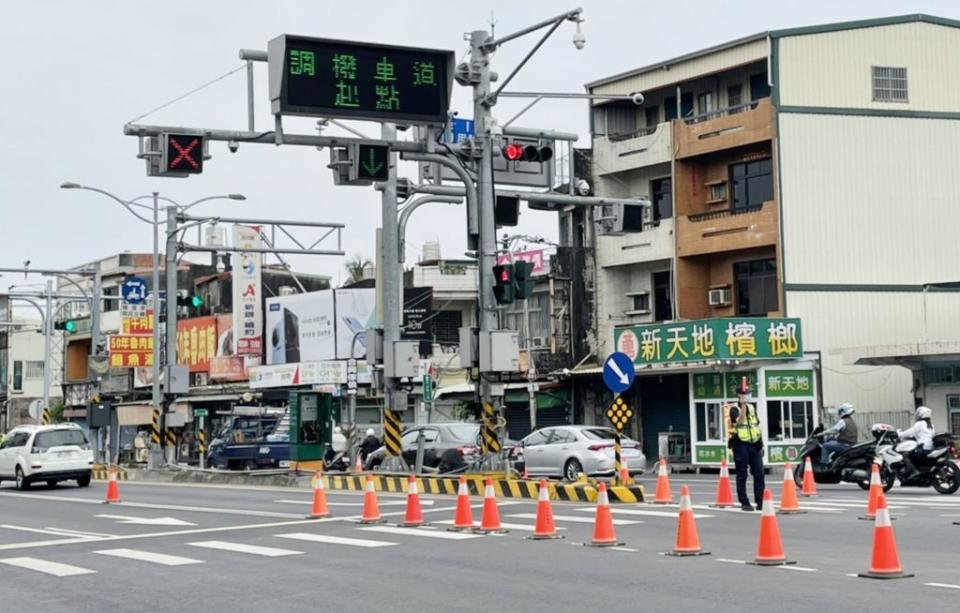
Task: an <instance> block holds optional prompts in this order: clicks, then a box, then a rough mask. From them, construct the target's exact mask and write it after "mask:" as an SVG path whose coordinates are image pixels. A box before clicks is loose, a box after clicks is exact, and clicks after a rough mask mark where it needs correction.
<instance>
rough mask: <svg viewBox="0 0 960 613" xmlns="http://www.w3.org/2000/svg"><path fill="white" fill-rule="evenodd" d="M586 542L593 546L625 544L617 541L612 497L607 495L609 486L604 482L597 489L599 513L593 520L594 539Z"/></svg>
mask: <svg viewBox="0 0 960 613" xmlns="http://www.w3.org/2000/svg"><path fill="white" fill-rule="evenodd" d="M585 544H586V545H590V546H591V547H613V546H614V545H623V543H619V542H617V534H616V532H614V530H613V514H612V513H611V512H610V498H609V497H608V496H607V486H606V484H604V483H601V484H600V485H599V486H598V489H597V515H596V520H595V521H594V522H593V540H592V541H590V542H589V543H585Z"/></svg>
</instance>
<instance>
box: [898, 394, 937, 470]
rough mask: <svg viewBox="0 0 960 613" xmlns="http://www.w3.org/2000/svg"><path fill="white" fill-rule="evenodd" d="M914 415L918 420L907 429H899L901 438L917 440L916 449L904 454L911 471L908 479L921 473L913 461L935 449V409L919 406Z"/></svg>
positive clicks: (904, 462)
mask: <svg viewBox="0 0 960 613" xmlns="http://www.w3.org/2000/svg"><path fill="white" fill-rule="evenodd" d="M914 416H915V417H916V419H917V421H916V422H915V423H914V424H913V425H912V426H910V427H909V428H907V429H906V430H897V436H898V437H900V440H903V439H905V438H907V439H910V438H912V439H913V440H915V441H917V448H916V449H914V450H913V451H911V452H910V453H905V454H903V465H904V466H906V467H907V470H908V471H909V473H907V477H906V480H907V481H910V480H911V479H913V478H914V477H916V476H917V475H919V474H920V471H919V470H917V467H916V465H915V464H914V463H913V461H914V460H920V459H922V458H923V457H924V456H925V455H926V452H928V451H930V450H932V449H933V434H934V429H933V422H932V421H931V418H932V417H933V411H931V410H930V408H929V407H925V406H919V407H917V410H916V411H915V412H914ZM911 456H912V457H911Z"/></svg>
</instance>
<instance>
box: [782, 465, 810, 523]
mask: <svg viewBox="0 0 960 613" xmlns="http://www.w3.org/2000/svg"><path fill="white" fill-rule="evenodd" d="M779 512H780V513H783V514H784V515H796V514H797V513H806V511H804V510H803V509H801V508H800V502H799V501H798V500H797V484H796V482H795V481H794V480H793V467H792V466H791V465H790V462H787V463H786V464H784V465H783V491H782V492H781V493H780V511H779Z"/></svg>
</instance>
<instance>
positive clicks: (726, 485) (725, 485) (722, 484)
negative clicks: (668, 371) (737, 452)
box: [710, 458, 734, 509]
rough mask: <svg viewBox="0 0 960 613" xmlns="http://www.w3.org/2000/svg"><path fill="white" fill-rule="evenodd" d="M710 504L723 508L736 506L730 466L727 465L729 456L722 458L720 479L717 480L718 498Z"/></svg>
mask: <svg viewBox="0 0 960 613" xmlns="http://www.w3.org/2000/svg"><path fill="white" fill-rule="evenodd" d="M710 506H713V507H718V508H721V509H723V508H726V507H732V506H734V504H733V492H732V491H731V490H730V468H729V467H728V466H727V458H723V459H721V460H720V480H719V481H717V499H716V500H715V501H714V503H713V504H712V505H710Z"/></svg>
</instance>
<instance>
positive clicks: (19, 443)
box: [0, 424, 93, 490]
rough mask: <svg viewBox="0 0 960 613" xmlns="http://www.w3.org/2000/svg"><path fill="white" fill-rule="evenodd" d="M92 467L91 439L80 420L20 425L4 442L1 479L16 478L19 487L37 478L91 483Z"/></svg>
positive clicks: (0, 456) (83, 484)
mask: <svg viewBox="0 0 960 613" xmlns="http://www.w3.org/2000/svg"><path fill="white" fill-rule="evenodd" d="M92 470H93V451H92V450H91V449H90V442H89V441H88V440H87V436H86V435H85V434H84V433H83V430H81V429H80V426H78V425H76V424H57V425H52V426H17V427H16V428H14V429H13V430H11V431H10V432H8V433H7V435H6V436H5V437H4V438H3V443H0V480H8V479H9V480H13V481H15V482H16V484H17V489H19V490H25V489H27V488H28V487H30V484H31V483H34V482H36V481H45V482H46V483H47V485H49V486H53V485H55V484H56V483H57V482H59V481H67V480H76V482H77V485H79V486H80V487H87V486H88V485H90V477H91V473H92Z"/></svg>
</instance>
